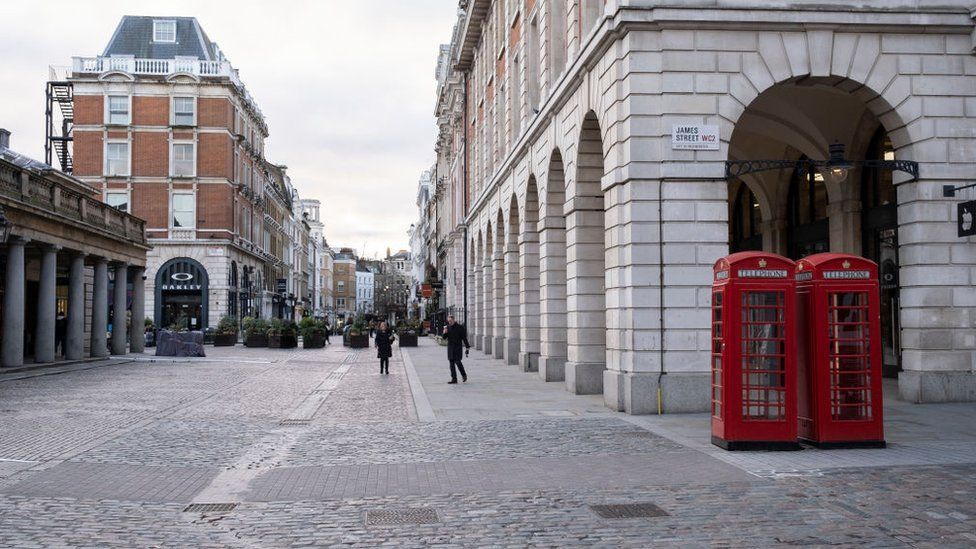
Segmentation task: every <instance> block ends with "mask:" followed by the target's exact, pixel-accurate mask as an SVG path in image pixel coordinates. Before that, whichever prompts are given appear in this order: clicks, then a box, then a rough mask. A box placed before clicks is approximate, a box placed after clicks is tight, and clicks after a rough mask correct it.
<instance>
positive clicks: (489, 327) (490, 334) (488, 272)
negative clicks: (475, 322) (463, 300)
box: [481, 251, 495, 355]
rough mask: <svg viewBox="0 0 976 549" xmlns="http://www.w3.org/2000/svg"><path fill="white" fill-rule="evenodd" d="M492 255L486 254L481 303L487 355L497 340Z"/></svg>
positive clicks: (484, 347) (483, 335) (483, 337)
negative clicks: (495, 336)
mask: <svg viewBox="0 0 976 549" xmlns="http://www.w3.org/2000/svg"><path fill="white" fill-rule="evenodd" d="M491 257H492V254H491V253H490V252H488V251H486V252H485V258H484V264H483V265H482V268H481V271H482V283H481V292H482V294H483V295H482V301H481V317H482V318H483V319H484V320H483V322H482V323H481V325H482V326H484V328H485V329H484V330H482V334H481V336H482V340H483V343H482V346H481V348H482V349H483V350H484V351H485V354H486V355H491V345H492V343H493V342H494V340H495V338H494V335H495V331H494V326H495V299H494V294H495V280H494V278H493V277H492V273H493V272H494V269H493V268H492V264H491Z"/></svg>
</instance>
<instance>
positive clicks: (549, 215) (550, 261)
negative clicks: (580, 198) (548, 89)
mask: <svg viewBox="0 0 976 549" xmlns="http://www.w3.org/2000/svg"><path fill="white" fill-rule="evenodd" d="M544 196H545V200H544V201H543V204H542V212H541V214H540V219H539V310H540V312H541V314H540V319H541V320H540V336H539V337H540V340H541V345H540V354H539V377H541V378H542V379H543V380H545V381H563V380H565V379H566V371H565V370H566V357H567V351H566V217H565V216H564V215H563V207H564V205H565V204H566V176H565V172H564V168H563V157H562V153H560V152H559V149H556V150H554V151H553V152H552V154H551V155H550V157H549V169H548V171H547V177H546V189H545V194H544Z"/></svg>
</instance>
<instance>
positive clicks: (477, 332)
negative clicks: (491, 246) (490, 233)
mask: <svg viewBox="0 0 976 549" xmlns="http://www.w3.org/2000/svg"><path fill="white" fill-rule="evenodd" d="M471 277H472V282H471V301H470V302H469V305H470V306H471V319H472V320H473V321H474V330H473V331H472V332H471V333H469V334H468V338H470V341H468V343H471V345H473V346H474V348H475V349H478V350H481V346H482V335H483V332H484V329H485V322H484V319H483V318H481V313H482V308H483V307H482V306H481V300H482V299H483V298H482V296H481V292H482V291H483V290H482V287H481V286H482V283H483V282H484V279H483V277H482V274H481V264H480V263H479V262H478V261H477V256H475V265H474V266H472V267H471Z"/></svg>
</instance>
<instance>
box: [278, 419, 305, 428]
mask: <svg viewBox="0 0 976 549" xmlns="http://www.w3.org/2000/svg"><path fill="white" fill-rule="evenodd" d="M310 421H311V420H309V419H283V420H281V421H279V422H278V425H281V426H286V427H287V426H296V425H308V423H309V422H310Z"/></svg>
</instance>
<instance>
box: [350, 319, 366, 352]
mask: <svg viewBox="0 0 976 549" xmlns="http://www.w3.org/2000/svg"><path fill="white" fill-rule="evenodd" d="M347 339H348V340H349V347H352V348H353V349H366V348H367V347H369V330H368V329H367V328H366V326H365V325H364V324H363V323H362V322H356V323H355V324H353V325H352V328H350V329H349V333H348V334H347Z"/></svg>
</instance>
